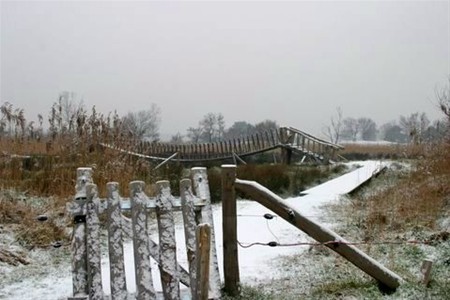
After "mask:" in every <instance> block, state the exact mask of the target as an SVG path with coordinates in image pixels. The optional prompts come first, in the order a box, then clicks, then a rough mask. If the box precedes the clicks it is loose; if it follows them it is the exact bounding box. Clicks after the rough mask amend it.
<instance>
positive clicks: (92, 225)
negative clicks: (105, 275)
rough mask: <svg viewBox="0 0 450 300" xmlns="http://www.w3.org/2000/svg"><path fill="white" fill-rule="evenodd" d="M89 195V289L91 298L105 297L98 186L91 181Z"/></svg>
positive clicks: (99, 298)
mask: <svg viewBox="0 0 450 300" xmlns="http://www.w3.org/2000/svg"><path fill="white" fill-rule="evenodd" d="M86 195H87V203H86V206H87V207H86V208H87V215H86V225H87V237H86V243H87V258H88V263H87V271H88V289H89V299H90V300H102V299H103V287H102V266H101V252H100V219H99V217H98V204H99V203H98V193H97V186H96V185H95V184H92V183H89V184H87V185H86Z"/></svg>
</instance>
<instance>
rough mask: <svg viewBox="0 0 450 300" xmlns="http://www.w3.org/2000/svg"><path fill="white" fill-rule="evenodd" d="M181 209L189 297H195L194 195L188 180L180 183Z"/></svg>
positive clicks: (195, 226) (195, 225)
mask: <svg viewBox="0 0 450 300" xmlns="http://www.w3.org/2000/svg"><path fill="white" fill-rule="evenodd" d="M180 198H181V208H182V211H183V223H184V236H185V241H186V251H187V259H188V264H189V275H190V279H191V284H190V288H191V295H192V296H193V297H194V295H197V290H196V287H197V268H196V262H195V247H196V246H195V245H196V244H195V230H196V228H197V224H196V221H195V209H194V194H193V193H192V182H191V180H190V179H183V180H181V181H180Z"/></svg>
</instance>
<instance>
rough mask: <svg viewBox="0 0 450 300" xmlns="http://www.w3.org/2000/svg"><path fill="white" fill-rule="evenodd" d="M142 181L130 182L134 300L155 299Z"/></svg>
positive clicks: (145, 199)
mask: <svg viewBox="0 0 450 300" xmlns="http://www.w3.org/2000/svg"><path fill="white" fill-rule="evenodd" d="M144 187H145V183H144V182H143V181H132V182H130V198H131V223H132V227H133V251H134V269H135V274H136V298H137V299H145V300H148V299H156V294H155V289H154V288H153V280H152V272H151V264H150V249H149V234H148V231H147V212H146V201H147V196H146V195H145V194H144Z"/></svg>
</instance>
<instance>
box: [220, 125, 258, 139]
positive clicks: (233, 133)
mask: <svg viewBox="0 0 450 300" xmlns="http://www.w3.org/2000/svg"><path fill="white" fill-rule="evenodd" d="M255 132H256V130H255V126H253V125H252V124H249V123H247V122H245V121H238V122H234V123H233V125H231V127H230V128H228V130H227V131H226V133H225V138H226V139H236V138H239V137H241V136H249V135H252V134H253V133H255Z"/></svg>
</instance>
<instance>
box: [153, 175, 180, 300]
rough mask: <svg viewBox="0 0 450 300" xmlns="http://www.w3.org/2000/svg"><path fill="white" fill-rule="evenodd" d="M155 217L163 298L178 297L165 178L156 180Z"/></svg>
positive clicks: (178, 285) (175, 256) (178, 289)
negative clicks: (157, 229) (157, 230)
mask: <svg viewBox="0 0 450 300" xmlns="http://www.w3.org/2000/svg"><path fill="white" fill-rule="evenodd" d="M156 186H157V188H158V196H157V198H156V218H157V220H158V228H159V257H160V263H159V271H160V274H161V284H162V288H163V294H164V299H166V300H174V299H180V278H179V275H178V268H177V251H176V250H177V246H176V242H175V224H174V220H173V211H172V195H171V193H170V183H169V181H167V180H162V181H158V182H156Z"/></svg>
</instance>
